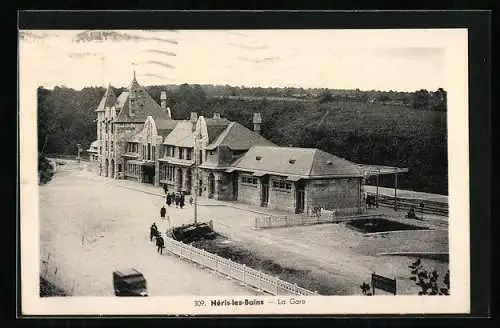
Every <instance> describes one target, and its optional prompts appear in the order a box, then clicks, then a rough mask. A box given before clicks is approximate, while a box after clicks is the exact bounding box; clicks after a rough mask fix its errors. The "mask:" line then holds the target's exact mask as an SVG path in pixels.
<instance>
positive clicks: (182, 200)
mask: <svg viewBox="0 0 500 328" xmlns="http://www.w3.org/2000/svg"><path fill="white" fill-rule="evenodd" d="M184 202H185V199H184V194H181V196H180V197H179V206H180V207H181V208H183V207H184Z"/></svg>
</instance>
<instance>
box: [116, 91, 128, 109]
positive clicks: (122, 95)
mask: <svg viewBox="0 0 500 328" xmlns="http://www.w3.org/2000/svg"><path fill="white" fill-rule="evenodd" d="M127 99H128V91H123V92H122V93H120V95H119V96H118V98H117V99H116V103H115V108H117V109H121V108H123V106H124V105H125V103H126V102H127Z"/></svg>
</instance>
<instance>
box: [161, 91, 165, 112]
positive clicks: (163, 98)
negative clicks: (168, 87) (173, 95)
mask: <svg viewBox="0 0 500 328" xmlns="http://www.w3.org/2000/svg"><path fill="white" fill-rule="evenodd" d="M160 106H161V108H163V109H165V108H167V93H166V92H165V91H162V92H161V95H160Z"/></svg>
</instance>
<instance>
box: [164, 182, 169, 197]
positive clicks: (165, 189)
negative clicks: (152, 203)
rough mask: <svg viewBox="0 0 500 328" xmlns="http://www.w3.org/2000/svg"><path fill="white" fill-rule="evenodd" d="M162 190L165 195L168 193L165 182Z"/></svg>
mask: <svg viewBox="0 0 500 328" xmlns="http://www.w3.org/2000/svg"><path fill="white" fill-rule="evenodd" d="M163 191H165V195H166V194H168V187H167V185H166V184H164V185H163Z"/></svg>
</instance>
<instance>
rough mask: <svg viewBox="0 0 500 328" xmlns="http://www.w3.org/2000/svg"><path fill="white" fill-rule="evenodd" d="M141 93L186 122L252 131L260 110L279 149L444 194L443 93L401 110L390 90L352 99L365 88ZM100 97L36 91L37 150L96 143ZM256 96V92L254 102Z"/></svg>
mask: <svg viewBox="0 0 500 328" xmlns="http://www.w3.org/2000/svg"><path fill="white" fill-rule="evenodd" d="M146 89H147V91H148V92H149V93H150V95H151V96H152V97H153V99H155V100H156V101H157V102H158V103H159V102H160V93H161V91H166V93H167V103H168V106H169V107H170V108H171V109H172V115H173V118H174V119H187V118H188V117H189V113H190V112H193V111H196V112H198V114H199V115H205V116H206V117H211V116H212V115H213V114H214V113H215V112H218V113H220V114H221V116H222V117H225V118H227V119H229V120H232V121H237V122H239V123H241V124H243V125H245V126H247V127H248V128H250V129H252V126H253V125H252V116H253V113H254V112H261V113H262V117H263V124H262V129H261V130H262V134H263V136H264V137H266V138H267V139H269V140H271V141H272V142H274V143H276V144H278V145H281V146H295V147H315V148H319V149H322V150H324V151H327V152H330V153H332V154H335V155H337V156H340V157H343V158H346V159H348V160H351V161H354V162H357V163H364V164H379V165H390V166H399V167H408V168H409V172H408V173H407V174H405V175H403V176H401V177H400V178H399V179H398V184H399V185H400V186H401V188H407V189H412V190H420V191H427V192H435V193H443V194H446V193H447V191H448V189H447V188H448V183H447V172H448V171H447V134H446V112H445V108H446V105H445V100H446V92H445V91H444V90H442V91H439V90H438V91H437V92H432V93H431V92H425V91H423V90H422V91H418V92H416V93H413V94H411V97H413V98H411V99H413V100H412V101H413V102H416V104H414V105H412V106H405V105H401V104H400V103H398V102H397V101H395V99H398V97H400V96H401V93H397V92H392V94H393V95H392V98H391V97H390V98H389V99H390V100H387V99H386V98H382V99H379V100H377V101H369V100H368V101H367V100H366V99H357V98H352V95H356V94H360V93H362V91H358V90H350V91H345V92H344V94H345V95H346V96H343V97H335V96H334V94H331V97H330V96H328V94H327V93H325V92H328V91H325V90H323V93H319V95H318V96H322V97H325V96H326V99H323V98H321V97H319V98H316V99H313V100H311V101H306V102H304V101H279V100H274V99H268V98H267V97H260V98H259V97H256V99H255V100H245V99H238V97H236V98H228V97H224V96H223V97H215V96H214V92H212V93H209V94H207V92H206V91H205V89H206V86H202V85H188V84H182V85H180V86H175V87H172V86H150V87H146ZM239 89H242V88H239ZM248 89H253V88H248ZM256 89H257V90H260V89H263V90H268V89H269V88H260V89H258V88H256ZM281 89H283V90H284V91H283V94H286V95H287V94H292V93H293V92H296V91H297V89H291V90H287V88H271V89H269V90H270V91H269V92H268V93H262V92H263V91H262V90H260V91H259V92H261V93H260V94H266V95H271V94H273V95H278V96H279V95H280V94H279V92H278V90H281ZM288 89H290V88H288ZM124 90H125V89H124V88H115V90H114V91H115V92H116V94H117V95H119V94H120V93H121V92H122V91H124ZM236 90H238V89H236ZM298 90H299V91H300V89H298ZM271 91H272V92H271ZM316 91H317V90H316ZM104 92H105V89H104V88H96V87H90V88H84V89H82V90H73V89H70V88H65V87H55V88H54V89H53V90H49V89H45V88H43V87H39V88H38V137H39V138H38V149H39V151H40V152H43V153H44V154H75V155H76V151H77V144H81V145H82V147H83V149H87V148H88V147H89V145H90V143H91V142H92V141H93V140H95V138H96V123H95V119H96V113H95V109H96V108H97V105H98V104H99V101H100V100H101V98H102V96H103V95H104ZM374 92H375V91H374ZM242 94H243V93H240V94H239V95H242ZM255 94H257V95H258V94H259V93H254V94H252V97H255ZM283 94H281V95H283ZM338 94H340V93H337V95H338ZM384 94H389V95H391V92H379V98H380V96H381V95H384ZM440 94H441V96H439V95H440ZM348 95H351V97H348ZM374 95H376V92H375V93H374ZM430 99H432V101H431V100H430ZM437 99H440V101H444V105H443V107H444V109H442V110H440V109H436V108H431V107H432V106H435V103H436V102H437ZM413 106H416V107H415V108H414V107H413ZM415 109H420V110H415ZM380 184H381V185H382V186H388V187H390V186H392V185H393V177H390V176H389V177H383V178H382V179H381V180H380Z"/></svg>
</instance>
